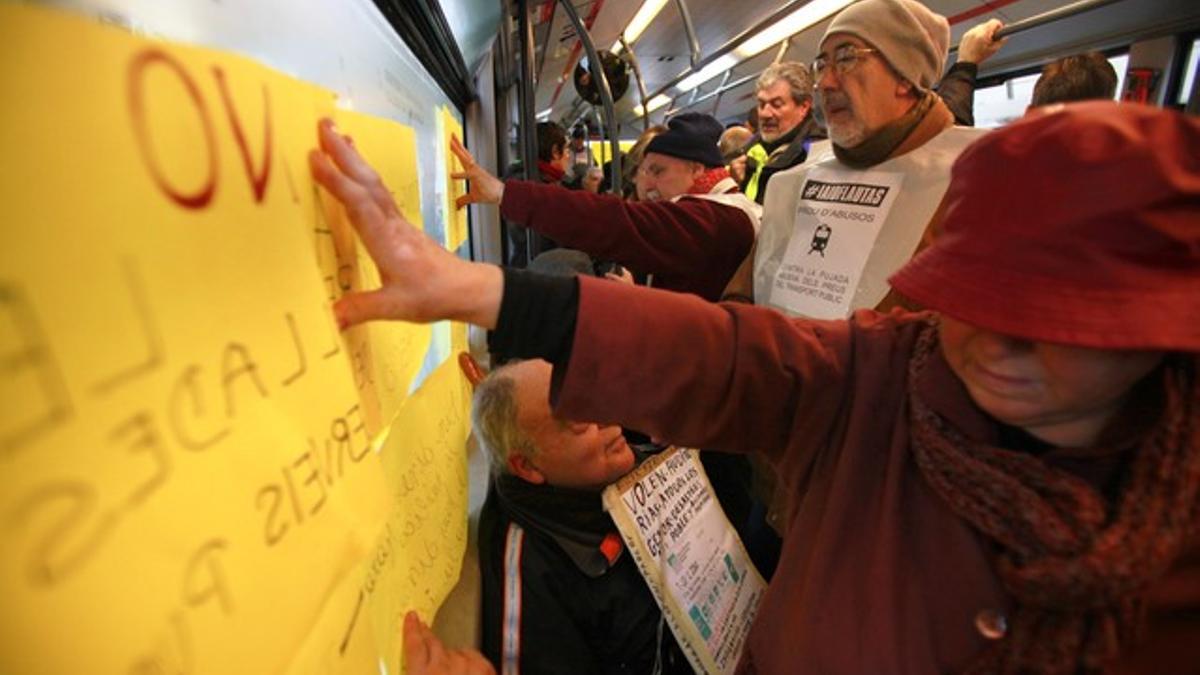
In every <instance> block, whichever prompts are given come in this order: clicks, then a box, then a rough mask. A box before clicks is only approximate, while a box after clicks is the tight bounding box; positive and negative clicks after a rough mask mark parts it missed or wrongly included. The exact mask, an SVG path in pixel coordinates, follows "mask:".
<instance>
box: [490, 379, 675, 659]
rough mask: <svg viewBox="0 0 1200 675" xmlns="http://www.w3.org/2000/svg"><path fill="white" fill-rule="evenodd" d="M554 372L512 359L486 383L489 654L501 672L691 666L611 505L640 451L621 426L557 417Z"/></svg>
mask: <svg viewBox="0 0 1200 675" xmlns="http://www.w3.org/2000/svg"><path fill="white" fill-rule="evenodd" d="M550 372H551V368H550V364H549V363H547V362H545V361H541V360H530V361H521V362H516V363H511V364H509V365H506V366H503V367H502V368H499V369H497V370H495V371H493V372H492V374H491V375H489V376H488V377H487V378H485V379H484V380H483V381H482V382H481V383H480V384H479V386H478V388H477V389H476V390H475V398H474V401H473V405H472V411H471V421H472V428H473V429H474V432H475V436H476V438H477V439H479V443H480V445H481V446H483V448H484V450H485V451H486V452H487V453H488V456H489V459H490V463H491V466H492V474H493V477H494V480H493V482H492V487H491V489H490V490H489V493H488V498H487V502H486V503H485V504H484V507H483V511H482V513H481V514H480V521H479V549H480V551H479V562H480V567H481V572H482V582H483V645H482V646H483V653H484V654H485V655H486V656H487V657H488V659H489V660H490V661H491V662H492V664H494V665H495V666H496V668H497V670H498V671H499V672H521V673H617V672H622V673H623V672H629V673H649V672H651V671H653V670H654V666H655V664H656V663H658V664H660V665H661V667H662V670H661V671H660V672H663V673H690V672H691V668H690V667H689V666H688V665H687V659H686V657H684V656H683V653H682V652H681V651H680V650H679V648H678V646H677V644H676V643H675V641H674V638H673V637H672V636H671V632H670V631H669V630H667V629H666V628H665V626H664V625H663V624H662V612H661V611H660V610H659V608H658V605H657V603H655V601H654V598H653V596H652V595H651V594H650V589H649V588H648V587H647V586H646V583H645V582H644V581H643V580H642V577H641V574H640V573H639V571H638V569H637V565H635V564H634V561H633V559H632V556H631V555H630V554H629V553H628V552H625V551H624V550H623V548H624V545H623V543H622V541H621V537H620V535H619V534H618V533H617V530H616V526H615V525H614V524H613V522H612V519H611V518H610V517H609V516H608V514H607V513H605V512H604V509H603V507H602V505H601V500H600V491H601V490H603V489H604V487H606V486H607V485H608V484H610V483H612V482H614V481H616V480H617V479H618V478H620V477H621V476H624V475H625V474H626V473H628V472H629V471H630V470H631V469H633V467H634V465H635V464H636V462H637V460H636V458H635V456H634V451H633V450H632V449H631V448H630V447H629V445H628V444H627V443H626V442H625V439H624V437H623V436H622V435H621V428H620V427H618V426H615V425H599V424H593V423H586V422H575V421H569V420H564V419H562V418H559V417H556V416H555V415H554V414H552V413H551V411H550V403H549V399H550Z"/></svg>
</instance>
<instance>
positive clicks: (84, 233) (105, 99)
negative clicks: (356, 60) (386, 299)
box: [0, 3, 387, 674]
mask: <svg viewBox="0 0 1200 675" xmlns="http://www.w3.org/2000/svg"><path fill="white" fill-rule="evenodd" d="M0 25H3V26H4V27H5V36H6V38H5V47H4V48H5V58H4V59H2V60H0V90H3V91H4V92H6V95H8V96H9V97H10V98H11V99H12V101H11V102H10V103H8V104H6V105H5V106H4V109H3V112H2V113H0V115H2V118H0V147H3V148H4V152H5V158H4V162H3V163H0V199H2V200H3V203H4V205H5V207H6V213H5V221H6V225H5V227H4V228H3V230H2V231H0V362H2V363H5V364H6V367H5V369H4V370H3V372H0V393H2V399H3V401H4V405H3V406H0V548H2V549H3V551H4V555H3V556H0V597H3V598H4V612H3V618H0V672H4V673H22V674H31V673H70V672H97V673H117V672H122V673H126V672H187V673H271V672H280V671H282V670H283V669H284V668H286V667H287V665H288V664H289V663H291V662H292V660H293V658H294V655H295V651H296V649H297V647H298V646H299V645H300V644H301V643H302V642H304V641H306V640H309V639H311V635H312V632H313V630H314V626H317V625H318V624H319V622H318V618H319V616H320V615H321V613H322V612H323V611H324V609H325V608H326V607H327V606H328V605H329V603H330V602H331V601H332V599H334V598H336V597H338V596H337V593H336V591H337V589H338V588H339V586H340V585H341V584H343V583H344V580H345V579H346V578H347V576H348V575H351V574H352V573H353V572H354V571H355V570H357V569H359V568H360V566H361V563H362V560H363V559H364V557H365V556H366V555H367V554H369V553H370V552H371V551H372V547H373V546H374V543H375V541H376V540H377V536H378V532H379V531H380V526H381V524H382V522H383V519H384V517H385V516H386V515H387V494H386V488H385V486H384V483H383V481H382V475H383V472H382V470H381V464H380V460H379V456H378V455H377V454H376V453H374V452H372V450H371V445H370V435H369V434H368V431H367V427H366V425H365V423H364V412H363V410H362V408H361V407H360V404H359V396H358V392H357V391H356V390H355V387H354V383H353V378H352V376H351V366H350V362H349V360H348V358H347V350H346V348H345V347H344V346H343V343H342V340H341V338H340V336H339V335H338V332H337V330H336V327H335V326H334V325H333V321H332V317H331V314H330V311H329V305H328V301H327V296H326V292H325V290H324V288H323V287H322V282H321V277H320V274H319V272H318V268H317V265H316V261H315V258H314V256H313V247H312V238H311V236H310V232H311V231H312V230H313V228H314V227H316V224H317V210H318V209H317V205H316V203H315V201H314V196H313V195H314V192H315V191H314V188H313V184H312V181H311V179H310V178H309V175H308V168H307V162H306V155H307V152H308V151H309V149H310V148H312V147H313V146H314V144H315V129H316V122H317V119H318V117H319V116H321V115H328V114H332V112H333V111H332V107H331V103H332V98H331V96H330V94H329V93H328V92H325V91H322V90H320V89H318V88H315V87H313V86H311V85H308V84H305V83H302V82H298V81H296V80H292V79H290V78H287V77H284V76H282V75H279V74H277V73H275V72H273V71H271V70H269V69H266V68H264V67H261V66H259V65H257V64H255V63H253V62H251V61H248V60H246V59H242V58H238V57H235V56H231V55H228V54H224V53H220V52H216V51H211V50H206V49H198V48H191V47H184V46H179V45H174V44H169V43H162V42H155V41H150V40H146V39H142V38H139V37H135V36H132V35H130V34H128V33H126V32H124V31H121V30H119V29H115V28H112V27H107V26H102V25H100V24H97V23H93V22H91V21H87V20H83V19H80V18H77V17H75V16H74V15H71V14H66V13H61V12H58V11H52V10H47V9H40V8H31V7H28V6H23V5H14V4H11V3H5V4H0Z"/></svg>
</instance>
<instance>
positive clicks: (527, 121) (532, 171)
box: [517, 0, 540, 264]
mask: <svg viewBox="0 0 1200 675" xmlns="http://www.w3.org/2000/svg"><path fill="white" fill-rule="evenodd" d="M517 12H518V16H517V22H518V24H517V25H518V27H519V29H520V33H521V77H520V89H518V92H519V93H520V96H518V97H517V98H518V100H519V103H520V108H521V110H520V114H521V130H522V134H521V165H522V167H523V168H524V173H525V180H530V181H536V180H539V178H538V169H537V156H538V150H537V120H536V118H535V114H534V110H533V108H534V105H535V102H534V100H533V96H534V93H533V91H534V89H533V78H534V72H533V52H534V50H533V22H531V21H530V20H529V0H517ZM538 236H539V235H538V234H537V233H535V232H534V231H533V230H526V234H525V254H526V258H525V260H526V264H529V262H532V261H533V258H534V257H535V256H536V255H537V253H536V249H538V248H540V247H539V246H537V238H538Z"/></svg>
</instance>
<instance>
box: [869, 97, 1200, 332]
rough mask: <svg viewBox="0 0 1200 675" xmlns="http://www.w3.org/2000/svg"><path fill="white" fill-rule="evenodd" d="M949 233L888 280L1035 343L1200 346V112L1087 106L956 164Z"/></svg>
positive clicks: (1003, 132)
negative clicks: (1197, 115) (1195, 115)
mask: <svg viewBox="0 0 1200 675" xmlns="http://www.w3.org/2000/svg"><path fill="white" fill-rule="evenodd" d="M945 207H946V211H945V220H944V234H943V235H942V236H940V237H939V238H938V239H937V240H936V241H935V243H934V244H933V245H932V246H931V247H929V249H927V250H926V251H924V252H923V253H921V254H920V255H918V256H917V257H916V258H914V259H913V260H912V261H910V262H909V263H908V264H907V265H905V266H904V267H903V268H901V269H900V270H899V271H898V272H896V274H894V275H893V276H892V278H891V284H892V286H893V287H894V288H895V289H896V290H897V291H899V292H900V293H902V294H903V295H905V296H907V297H909V298H911V299H913V300H915V301H917V302H918V303H920V304H922V305H924V306H926V307H929V308H930V309H934V310H937V311H939V312H942V313H944V314H946V315H948V316H951V317H954V318H955V319H958V320H960V321H963V322H966V323H969V324H972V325H976V326H979V327H982V328H986V329H989V330H993V331H996V332H998V333H1003V334H1006V335H1012V336H1016V337H1022V338H1026V339H1029V340H1034V341H1039V342H1056V343H1061V344H1070V345H1078V346H1083V347H1095V348H1101V349H1163V350H1180V351H1192V352H1200V121H1197V120H1196V119H1193V118H1189V117H1185V116H1184V115H1181V114H1179V113H1176V112H1173V111H1168V110H1160V109H1157V108H1153V107H1150V106H1142V105H1134V104H1118V103H1113V102H1089V103H1079V104H1073V105H1069V106H1065V107H1062V108H1061V109H1057V110H1054V111H1052V112H1048V113H1044V114H1035V115H1033V116H1030V117H1027V118H1025V119H1023V120H1021V121H1018V122H1016V123H1014V124H1012V125H1010V126H1008V127H1006V128H1003V129H1000V130H997V131H995V132H992V133H990V134H988V135H986V136H984V137H983V138H981V139H980V140H979V141H977V142H976V143H974V144H973V145H971V147H969V148H967V150H966V151H964V152H963V153H962V155H961V156H959V158H958V161H956V162H955V163H954V168H953V169H952V172H951V180H950V187H949V188H948V190H947V192H946V197H945Z"/></svg>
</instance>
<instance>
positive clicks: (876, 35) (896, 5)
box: [821, 0, 950, 89]
mask: <svg viewBox="0 0 1200 675" xmlns="http://www.w3.org/2000/svg"><path fill="white" fill-rule="evenodd" d="M834 33H849V34H850V35H853V36H854V37H857V38H858V39H860V40H863V41H864V42H869V43H870V44H871V46H873V47H874V48H876V49H878V50H879V51H880V53H881V54H882V55H883V58H884V59H886V60H887V62H888V63H890V64H891V65H892V68H895V69H896V72H897V73H900V76H901V77H903V78H904V79H906V80H908V81H909V82H912V83H913V84H915V85H917V86H918V87H920V88H922V89H932V88H933V86H934V85H935V84H937V82H938V80H940V79H942V68H944V67H945V65H946V55H947V53H948V52H949V49H950V23H949V22H947V21H946V17H944V16H942V15H941V14H936V13H934V12H932V11H930V9H929V8H928V7H926V6H925V5H922V4H921V3H919V2H917V1H916V0H861V1H860V2H856V3H854V4H853V5H850V6H849V7H847V8H846V9H844V10H842V13H841V14H838V15H837V16H836V17H834V18H833V22H832V23H830V24H829V29H828V30H826V31H825V36H824V37H822V38H821V42H822V44H823V43H824V42H825V39H826V38H828V37H829V36H830V35H832V34H834Z"/></svg>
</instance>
